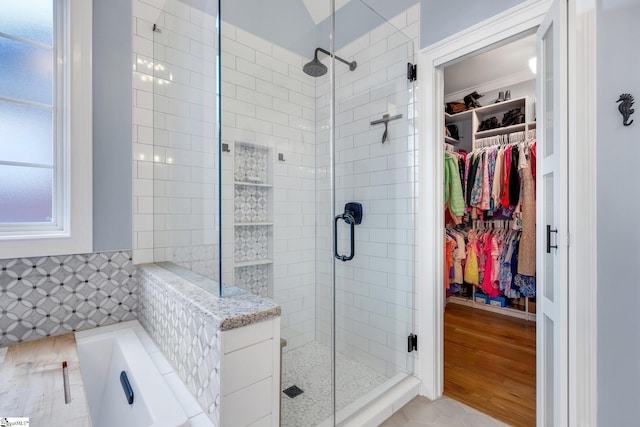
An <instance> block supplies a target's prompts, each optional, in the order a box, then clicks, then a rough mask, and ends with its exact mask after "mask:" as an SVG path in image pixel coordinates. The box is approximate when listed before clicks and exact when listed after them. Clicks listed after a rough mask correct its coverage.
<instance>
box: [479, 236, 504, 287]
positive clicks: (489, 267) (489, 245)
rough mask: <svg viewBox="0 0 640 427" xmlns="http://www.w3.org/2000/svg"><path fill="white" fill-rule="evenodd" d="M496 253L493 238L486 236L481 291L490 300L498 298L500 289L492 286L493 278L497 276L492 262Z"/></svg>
mask: <svg viewBox="0 0 640 427" xmlns="http://www.w3.org/2000/svg"><path fill="white" fill-rule="evenodd" d="M497 252H498V248H497V245H496V241H495V238H494V236H493V235H492V234H486V235H485V244H484V254H485V264H484V278H483V280H482V289H483V290H484V291H485V293H486V294H487V295H489V296H490V297H492V298H494V297H497V296H500V289H498V288H499V286H494V283H495V282H494V278H495V277H496V274H498V271H496V263H495V260H494V254H497ZM496 285H497V283H496Z"/></svg>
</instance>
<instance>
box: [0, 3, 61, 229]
mask: <svg viewBox="0 0 640 427" xmlns="http://www.w3.org/2000/svg"><path fill="white" fill-rule="evenodd" d="M53 5H54V1H53V0H20V1H15V0H0V225H7V224H26V223H39V224H42V223H52V222H53V216H54V215H53V212H54V205H56V202H55V198H56V194H57V193H56V190H55V188H54V175H55V172H54V169H55V167H56V164H55V156H54V152H55V147H56V144H57V143H58V141H56V138H55V135H54V129H56V126H55V124H54V117H55V109H54V103H55V102H54V89H53V88H54V78H55V73H54V67H55V64H54V42H55V37H54V13H53Z"/></svg>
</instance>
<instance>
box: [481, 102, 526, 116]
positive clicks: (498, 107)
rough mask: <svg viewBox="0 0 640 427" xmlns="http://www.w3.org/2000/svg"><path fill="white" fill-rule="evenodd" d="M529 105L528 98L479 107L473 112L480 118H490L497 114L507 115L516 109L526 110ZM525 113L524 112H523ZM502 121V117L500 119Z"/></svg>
mask: <svg viewBox="0 0 640 427" xmlns="http://www.w3.org/2000/svg"><path fill="white" fill-rule="evenodd" d="M526 103H527V98H516V99H510V100H509V101H502V102H499V103H497V104H489V105H486V106H484V107H479V108H476V109H474V110H471V111H475V112H476V114H477V115H478V116H482V117H485V116H490V115H495V114H502V113H506V112H507V111H509V110H512V109H514V108H518V107H522V108H524V107H525V105H526ZM523 113H524V111H523ZM499 119H502V117H499Z"/></svg>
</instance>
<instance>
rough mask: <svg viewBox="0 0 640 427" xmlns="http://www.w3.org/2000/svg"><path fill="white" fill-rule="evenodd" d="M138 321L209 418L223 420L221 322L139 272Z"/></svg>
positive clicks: (183, 297)
mask: <svg viewBox="0 0 640 427" xmlns="http://www.w3.org/2000/svg"><path fill="white" fill-rule="evenodd" d="M139 282H140V284H139V287H138V289H139V293H140V296H139V298H140V309H139V317H138V320H139V321H140V323H141V324H142V326H144V328H145V329H146V330H147V332H148V333H149V335H150V336H151V338H153V341H154V342H155V343H156V344H157V345H158V347H159V348H160V350H161V351H162V353H163V354H164V355H165V357H166V358H167V360H168V361H169V363H170V364H171V366H173V368H174V369H175V370H176V372H177V374H178V376H179V377H180V379H182V380H183V381H184V383H185V385H186V386H187V388H188V389H189V391H191V393H192V394H193V395H194V396H195V398H196V399H197V400H198V402H199V403H200V405H201V406H202V408H203V409H204V411H205V412H206V413H207V415H208V416H209V419H210V420H211V421H212V422H213V423H214V424H215V425H216V426H218V425H219V422H220V421H219V420H220V359H221V350H220V347H221V335H220V334H221V331H220V322H219V321H215V320H214V319H212V318H211V317H210V316H207V315H205V314H203V313H202V311H201V310H199V309H198V308H197V307H196V305H194V303H193V301H189V300H188V298H187V297H185V296H184V295H182V294H181V293H180V292H178V291H177V290H175V289H174V288H173V287H172V286H171V284H169V283H165V282H162V281H161V280H159V279H158V278H157V277H156V276H154V275H153V274H149V273H148V272H147V271H146V270H145V267H141V268H140V270H139Z"/></svg>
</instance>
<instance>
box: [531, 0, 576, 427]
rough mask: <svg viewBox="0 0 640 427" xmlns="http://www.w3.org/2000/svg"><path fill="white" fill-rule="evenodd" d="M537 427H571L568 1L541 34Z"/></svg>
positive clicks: (558, 2)
mask: <svg viewBox="0 0 640 427" xmlns="http://www.w3.org/2000/svg"><path fill="white" fill-rule="evenodd" d="M537 48H538V79H537V80H538V88H537V90H538V94H537V95H538V96H537V99H538V104H537V121H538V128H537V140H538V148H537V174H536V181H537V195H536V196H537V197H536V200H537V208H538V209H537V230H538V232H537V234H538V236H537V248H538V252H537V258H538V264H537V265H538V268H537V301H538V306H539V310H538V314H537V343H538V344H537V399H538V402H537V404H538V405H537V406H538V411H537V420H538V422H537V425H538V426H545V427H547V426H566V425H567V424H568V366H567V360H568V353H567V351H568V333H567V331H568V326H567V318H568V313H567V311H568V304H567V301H568V300H567V298H568V295H567V289H568V276H567V274H568V273H567V272H568V267H567V265H568V257H567V251H568V226H567V188H568V186H567V179H568V178H567V170H568V162H567V148H568V147H567V145H568V134H567V132H568V124H567V111H568V110H567V97H568V94H567V85H568V81H567V62H568V56H567V53H568V52H567V0H554V2H553V5H552V6H551V9H550V10H549V13H548V15H547V16H546V18H545V19H544V21H543V23H542V25H540V27H539V29H538V34H537Z"/></svg>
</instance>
